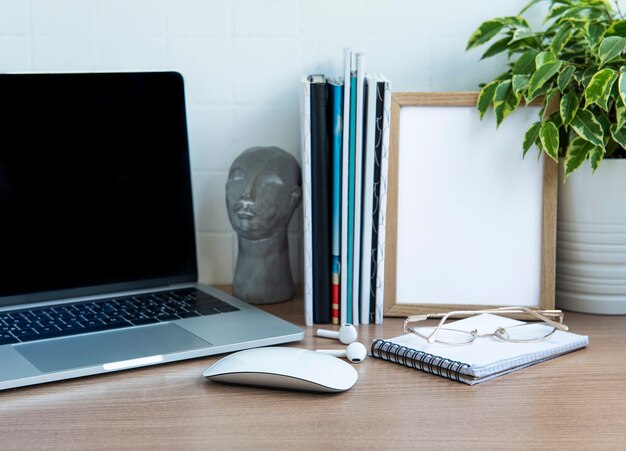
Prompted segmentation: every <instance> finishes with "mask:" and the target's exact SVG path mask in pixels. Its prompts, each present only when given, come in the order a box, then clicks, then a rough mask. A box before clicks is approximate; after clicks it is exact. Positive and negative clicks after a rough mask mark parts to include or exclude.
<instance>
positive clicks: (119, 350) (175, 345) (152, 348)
mask: <svg viewBox="0 0 626 451" xmlns="http://www.w3.org/2000/svg"><path fill="white" fill-rule="evenodd" d="M209 346H211V344H210V343H208V342H206V341H204V340H202V339H200V338H198V337H197V336H195V335H193V334H192V333H190V332H187V331H186V330H185V329H183V328H181V327H178V326H177V325H175V324H172V323H167V324H155V325H153V326H143V327H135V328H132V329H117V330H115V331H109V332H100V333H94V334H89V335H81V336H73V337H65V338H57V339H53V340H48V341H40V342H34V343H24V344H19V345H14V348H15V350H16V351H18V352H19V353H20V354H22V355H23V356H24V357H25V358H26V359H28V360H29V361H30V362H31V363H32V364H33V365H35V366H36V367H37V369H38V370H39V371H42V372H44V373H50V372H55V371H63V370H68V369H73V368H84V367H90V366H98V365H103V364H105V363H113V362H119V361H123V360H130V359H137V358H140V357H150V356H155V355H162V354H169V353H173V352H178V351H189V350H192V349H198V348H206V347H209Z"/></svg>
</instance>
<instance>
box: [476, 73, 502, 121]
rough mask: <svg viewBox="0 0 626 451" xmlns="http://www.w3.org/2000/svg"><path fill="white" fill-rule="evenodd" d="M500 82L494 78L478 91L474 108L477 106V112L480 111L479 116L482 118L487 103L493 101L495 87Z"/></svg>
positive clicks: (487, 106)
mask: <svg viewBox="0 0 626 451" xmlns="http://www.w3.org/2000/svg"><path fill="white" fill-rule="evenodd" d="M499 84H500V82H499V81H498V80H494V81H492V82H491V83H487V84H486V85H485V86H484V87H483V89H481V90H480V92H479V93H478V101H477V102H476V108H478V112H479V113H480V118H481V119H482V118H483V116H484V115H485V113H486V112H487V109H488V108H489V105H491V102H492V101H493V95H494V94H495V92H496V88H497V87H498V85H499Z"/></svg>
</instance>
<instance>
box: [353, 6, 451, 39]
mask: <svg viewBox="0 0 626 451" xmlns="http://www.w3.org/2000/svg"><path fill="white" fill-rule="evenodd" d="M435 3H440V4H445V5H447V7H448V8H449V7H450V5H449V2H429V4H428V7H427V8H425V5H424V2H418V1H413V2H407V1H406V0H385V1H384V2H381V1H380V0H367V1H366V2H365V13H366V18H365V24H366V32H367V34H366V36H365V38H368V37H375V38H396V39H397V38H404V39H409V40H410V39H415V38H424V37H427V36H428V35H429V33H430V26H429V25H430V23H432V22H433V14H432V9H431V8H432V5H433V4H435ZM435 22H438V21H435Z"/></svg>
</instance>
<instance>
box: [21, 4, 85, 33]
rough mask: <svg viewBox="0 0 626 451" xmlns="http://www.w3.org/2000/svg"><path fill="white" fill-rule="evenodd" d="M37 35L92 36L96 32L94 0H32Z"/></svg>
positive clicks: (33, 20)
mask: <svg viewBox="0 0 626 451" xmlns="http://www.w3.org/2000/svg"><path fill="white" fill-rule="evenodd" d="M31 18H32V20H31V23H32V29H33V34H35V35H58V36H61V35H63V36H68V35H70V36H85V35H87V36H91V35H93V34H94V33H95V24H96V5H95V1H94V0H63V1H59V0H31Z"/></svg>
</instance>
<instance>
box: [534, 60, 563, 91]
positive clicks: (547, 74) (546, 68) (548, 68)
mask: <svg viewBox="0 0 626 451" xmlns="http://www.w3.org/2000/svg"><path fill="white" fill-rule="evenodd" d="M561 64H563V62H562V61H554V62H549V63H546V64H544V65H543V66H541V67H539V68H538V69H537V70H536V71H535V73H534V74H533V75H532V76H531V77H530V83H529V84H528V93H529V95H530V97H531V98H534V95H535V94H536V93H537V92H538V91H539V90H540V89H541V87H542V86H543V85H544V84H545V83H546V82H547V81H548V80H549V79H550V78H552V76H553V75H554V74H556V73H557V72H558V71H559V69H560V68H561Z"/></svg>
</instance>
